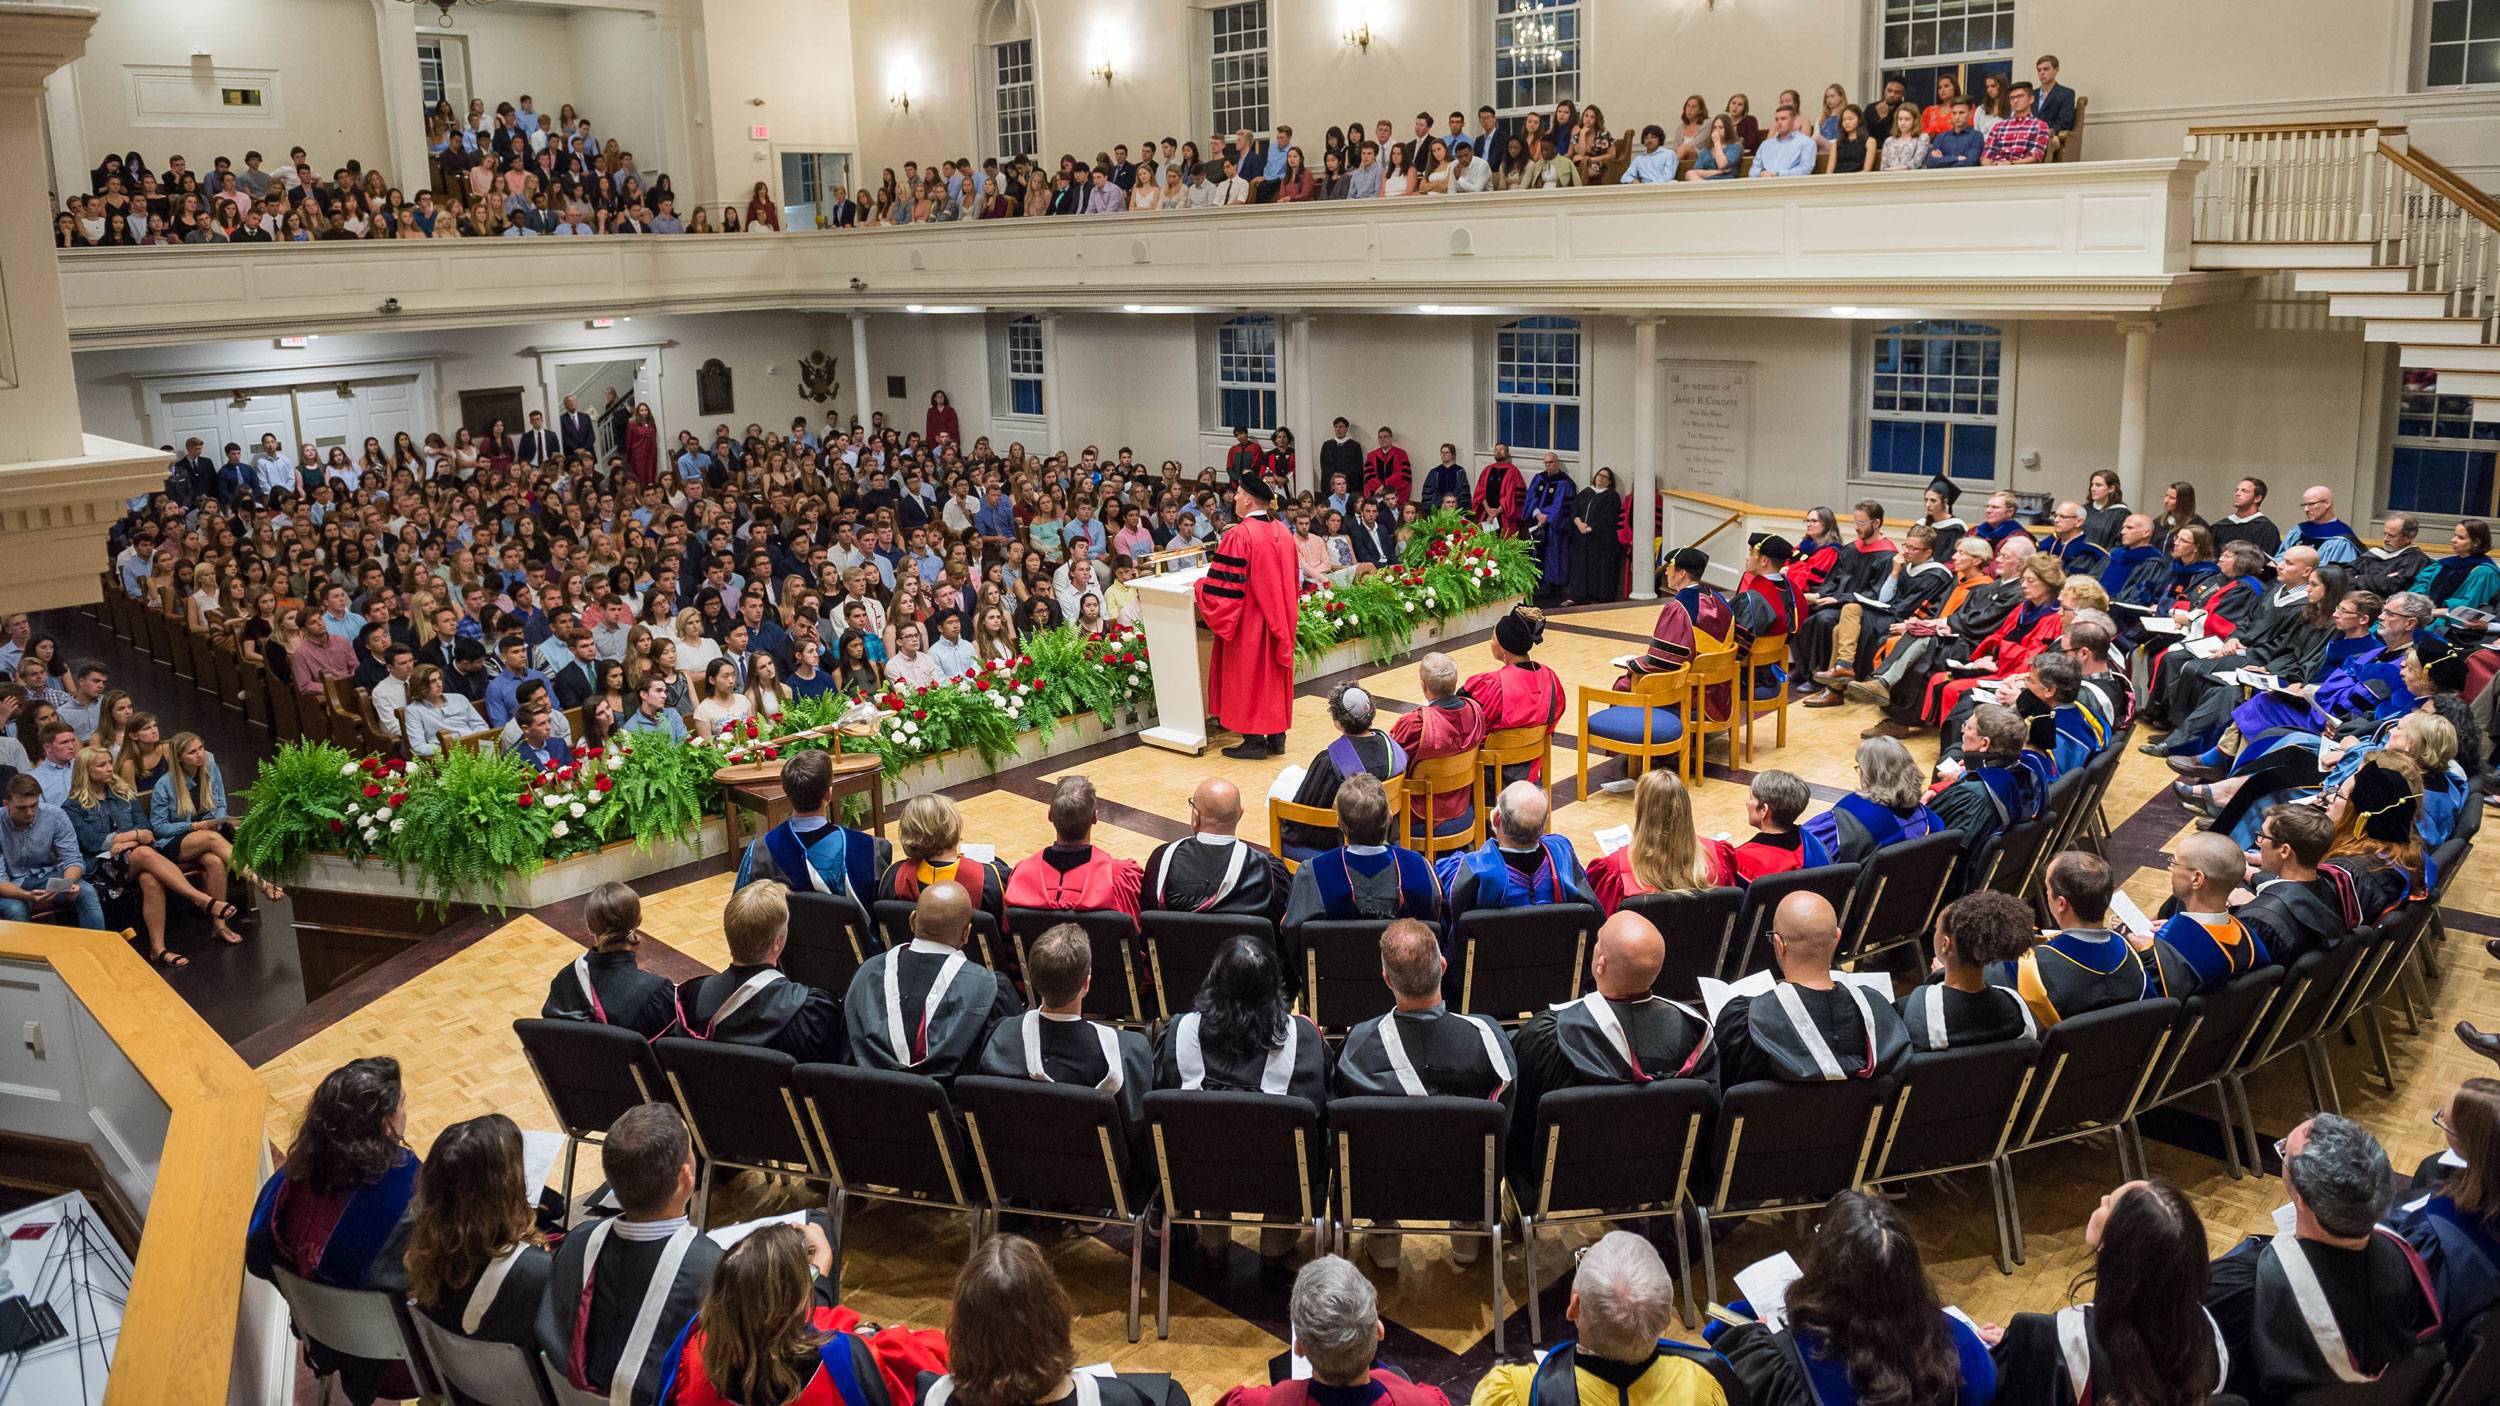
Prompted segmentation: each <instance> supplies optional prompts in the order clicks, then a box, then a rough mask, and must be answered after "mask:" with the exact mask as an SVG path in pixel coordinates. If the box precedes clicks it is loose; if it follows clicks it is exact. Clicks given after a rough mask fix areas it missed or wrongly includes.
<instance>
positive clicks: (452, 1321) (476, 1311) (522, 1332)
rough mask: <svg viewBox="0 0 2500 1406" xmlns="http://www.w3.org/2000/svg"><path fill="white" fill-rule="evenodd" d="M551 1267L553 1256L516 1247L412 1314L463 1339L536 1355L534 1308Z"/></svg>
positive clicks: (534, 1247) (544, 1289) (543, 1294)
mask: <svg viewBox="0 0 2500 1406" xmlns="http://www.w3.org/2000/svg"><path fill="white" fill-rule="evenodd" d="M554 1269H555V1255H554V1253H553V1252H551V1251H549V1250H546V1249H543V1248H541V1247H539V1246H537V1245H515V1246H513V1247H512V1249H511V1250H509V1251H507V1252H506V1253H505V1254H504V1255H502V1256H499V1257H498V1258H497V1259H496V1260H495V1261H493V1262H490V1263H489V1264H488V1265H487V1267H486V1269H485V1271H484V1272H483V1273H481V1274H479V1275H478V1276H477V1277H476V1278H474V1279H471V1280H470V1281H469V1282H468V1283H465V1284H460V1285H456V1286H453V1287H452V1288H451V1290H450V1291H449V1292H447V1293H446V1294H445V1295H444V1296H443V1299H442V1302H440V1303H434V1304H420V1305H418V1307H417V1311H418V1312H419V1313H422V1314H424V1315H425V1316H427V1317H428V1318H431V1319H433V1320H434V1321H435V1322H436V1323H437V1324H439V1325H441V1326H442V1327H444V1328H445V1329H448V1330H449V1331H451V1332H454V1333H458V1334H459V1335H460V1336H462V1337H465V1338H473V1339H475V1340H477V1341H479V1342H489V1343H510V1344H512V1345H513V1346H515V1347H518V1348H521V1349H524V1350H525V1351H532V1352H535V1351H536V1350H537V1346H538V1342H537V1333H538V1305H539V1302H540V1300H542V1299H544V1298H546V1296H547V1280H548V1277H549V1276H550V1275H551V1274H552V1273H553V1272H554Z"/></svg>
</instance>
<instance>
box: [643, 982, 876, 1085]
mask: <svg viewBox="0 0 2500 1406" xmlns="http://www.w3.org/2000/svg"><path fill="white" fill-rule="evenodd" d="M772 970H773V969H772V968H770V967H763V966H748V965H743V964H739V963H734V962H733V963H731V964H730V967H729V970H727V971H725V972H722V973H720V974H719V975H717V976H704V977H697V978H695V979H694V980H692V981H689V982H686V983H684V984H683V985H681V986H679V987H678V988H677V1009H678V1010H679V1011H680V1012H681V1013H682V1015H683V1019H684V1025H685V1032H686V1033H687V1034H688V1035H691V1036H693V1037H694V1038H696V1039H698V1040H721V1041H725V1042H727V1043H729V1044H733V1045H761V1046H763V1047H764V1048H766V1049H771V1050H779V1051H781V1052H782V1053H783V1054H786V1055H788V1056H790V1057H791V1058H792V1059H795V1060H798V1061H799V1062H800V1063H802V1064H806V1063H816V1062H823V1063H835V1064H838V1063H841V1062H842V1061H843V1059H844V1058H845V1056H844V1053H843V1050H844V1046H843V1039H842V1007H841V1002H840V1000H839V998H837V997H836V996H835V995H834V994H833V993H832V992H830V991H819V990H817V989H815V988H814V987H812V986H802V985H800V984H799V983H797V982H795V981H792V980H791V979H790V978H788V977H786V976H781V977H779V979H777V980H774V981H769V982H766V983H765V984H764V985H762V986H761V987H759V988H757V990H756V992H755V994H754V995H752V996H749V997H748V998H747V999H745V1000H744V1001H741V1002H739V1003H738V1006H737V1008H736V1009H735V1010H732V1011H730V1012H729V1014H727V1015H725V1016H724V1015H722V1014H721V1013H720V1012H721V1009H722V1007H724V1006H726V1005H727V1004H728V1003H729V998H730V996H731V995H732V994H733V993H735V992H736V991H737V990H738V988H739V987H741V986H744V985H745V984H746V983H747V981H748V980H750V979H751V978H753V977H754V976H755V974H756V973H758V972H764V971H772ZM776 975H777V976H778V973H776Z"/></svg>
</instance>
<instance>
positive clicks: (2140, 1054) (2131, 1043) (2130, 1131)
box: [2005, 996, 2179, 1264]
mask: <svg viewBox="0 0 2500 1406" xmlns="http://www.w3.org/2000/svg"><path fill="white" fill-rule="evenodd" d="M2178 1023H2179V1003H2178V1002H2177V1001H2174V1000H2172V999H2171V998H2169V997H2167V996H2163V997H2159V998H2157V999H2154V1000H2150V1001H2129V1002H2127V1003H2125V1004H2123V1005H2116V1006H2107V1007H2104V1008H2102V1009H2100V1010H2097V1011H2086V1012H2085V1013H2083V1014H2082V1015H2077V1016H2069V1017H2067V1018H2066V1019H2064V1020H2061V1021H2059V1022H2058V1023H2057V1024H2056V1026H2055V1027H2054V1028H2052V1029H2051V1030H2050V1031H2049V1034H2048V1038H2047V1039H2045V1040H2043V1041H2042V1042H2041V1046H2040V1071H2041V1072H2040V1075H2039V1077H2038V1078H2037V1079H2036V1080H2034V1081H2033V1083H2032V1089H2031V1097H2030V1099H2029V1101H2028V1102H2027V1104H2026V1105H2025V1107H2024V1110H2023V1127H2022V1132H2021V1134H2020V1135H2019V1136H2018V1137H2017V1138H2016V1140H2015V1143H2014V1145H2013V1146H2011V1147H2009V1148H2007V1149H2006V1150H2005V1155H2006V1158H2007V1165H2008V1173H2007V1180H2008V1182H2009V1184H2010V1183H2011V1182H2012V1173H2011V1166H2012V1158H2013V1156H2014V1154H2015V1153H2017V1152H2029V1151H2032V1150H2034V1149H2036V1148H2042V1147H2048V1146H2052V1145H2054V1144H2056V1143H2061V1142H2070V1141H2072V1140H2074V1139H2076V1138H2082V1137H2090V1136H2092V1135H2093V1134H2094V1133H2103V1132H2106V1133H2111V1134H2114V1135H2115V1136H2116V1138H2117V1141H2118V1174H2119V1175H2118V1179H2119V1180H2120V1181H2122V1182H2123V1181H2133V1180H2136V1179H2137V1178H2139V1177H2143V1176H2147V1175H2149V1173H2148V1172H2147V1171H2146V1170H2145V1161H2144V1139H2143V1134H2141V1133H2140V1132H2138V1131H2137V1130H2136V1126H2135V1115H2136V1112H2137V1110H2138V1109H2139V1108H2141V1107H2142V1106H2143V1099H2144V1090H2145V1089H2146V1088H2147V1087H2149V1086H2150V1085H2151V1083H2152V1078H2153V1073H2154V1071H2155V1070H2156V1069H2158V1068H2159V1067H2160V1064H2161V1055H2162V1051H2163V1050H2165V1049H2167V1048H2169V1045H2170V1037H2171V1035H2172V1033H2173V1032H2174V1031H2175V1030H2176V1029H2177V1028H2178ZM2009 1190H2010V1192H2011V1194H2010V1195H2009V1196H2008V1198H2007V1202H2008V1205H2007V1209H2008V1210H2010V1211H2011V1212H2012V1213H2013V1221H2014V1263H2016V1264H2021V1263H2022V1262H2023V1207H2022V1190H2021V1187H2020V1186H2019V1185H2009Z"/></svg>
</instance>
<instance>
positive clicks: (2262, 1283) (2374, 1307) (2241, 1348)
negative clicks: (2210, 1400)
mask: <svg viewBox="0 0 2500 1406" xmlns="http://www.w3.org/2000/svg"><path fill="white" fill-rule="evenodd" d="M2298 1247H2299V1253H2300V1254H2301V1255H2302V1257H2303V1258H2304V1259H2305V1260H2306V1261H2307V1262H2308V1265H2309V1267H2310V1270H2311V1272H2312V1273H2313V1274H2314V1275H2315V1276H2316V1278H2317V1282H2318V1287H2319V1289H2320V1290H2321V1291H2322V1292H2323V1295H2324V1297H2325V1300H2326V1304H2327V1307H2328V1309H2329V1311H2330V1312H2331V1314H2332V1316H2333V1319H2334V1322H2335V1326H2336V1328H2337V1329H2338V1330H2339V1331H2340V1333H2341V1334H2342V1337H2343V1340H2344V1347H2345V1350H2346V1351H2347V1352H2348V1353H2349V1354H2350V1355H2351V1357H2352V1359H2353V1361H2352V1363H2351V1364H2350V1365H2352V1366H2354V1367H2357V1368H2358V1369H2359V1370H2360V1371H2362V1372H2364V1373H2377V1372H2380V1371H2383V1370H2385V1369H2386V1367H2387V1366H2388V1364H2390V1363H2391V1362H2395V1361H2398V1360H2401V1359H2402V1358H2405V1357H2407V1356H2410V1355H2411V1354H2412V1353H2413V1351H2414V1350H2415V1348H2416V1347H2417V1346H2419V1345H2420V1344H2421V1343H2423V1342H2425V1341H2427V1340H2429V1339H2431V1338H2432V1337H2435V1336H2436V1335H2437V1334H2438V1332H2439V1327H2440V1316H2439V1309H2438V1308H2437V1306H2436V1305H2435V1303H2434V1302H2433V1300H2432V1299H2431V1297H2430V1295H2431V1292H2432V1288H2431V1285H2430V1283H2429V1280H2428V1276H2427V1275H2426V1274H2425V1273H2424V1271H2423V1269H2422V1267H2421V1265H2420V1263H2419V1261H2418V1260H2417V1259H2416V1258H2415V1257H2414V1254H2413V1250H2412V1247H2411V1246H2410V1245H2408V1244H2406V1243H2405V1241H2404V1239H2403V1238H2402V1237H2401V1236H2399V1235H2397V1234H2396V1233H2395V1232H2394V1231H2391V1230H2389V1229H2387V1228H2386V1227H2385V1226H2380V1227H2377V1228H2376V1229H2375V1231H2374V1233H2373V1234H2372V1235H2371V1236H2370V1243H2369V1244H2368V1245H2367V1246H2366V1247H2365V1248H2362V1249H2359V1250H2347V1249H2343V1248H2341V1247H2339V1246H2334V1245H2327V1244H2322V1243H2320V1242H2317V1241H2314V1240H2304V1241H2300V1242H2298ZM2282 1253H2283V1251H2282V1249H2281V1248H2280V1247H2278V1245H2277V1244H2276V1243H2275V1242H2274V1241H2272V1240H2270V1239H2267V1238H2264V1237H2258V1236H2251V1237H2249V1238H2248V1239H2246V1240H2243V1241H2241V1242H2240V1243H2239V1244H2238V1245H2237V1246H2236V1247H2234V1248H2233V1249H2232V1250H2231V1252H2230V1253H2229V1254H2226V1255H2224V1256H2223V1257H2222V1258H2220V1259H2218V1260H2215V1261H2214V1263H2213V1272H2212V1277H2211V1280H2210V1282H2209V1284H2208V1286H2207V1288H2206V1290H2205V1308H2206V1311H2207V1312H2209V1313H2211V1314H2212V1315H2213V1317H2214V1322H2215V1323H2217V1324H2219V1325H2220V1326H2221V1328H2222V1337H2223V1341H2224V1342H2226V1343H2228V1344H2230V1348H2231V1374H2230V1376H2229V1377H2228V1378H2227V1379H2226V1381H2225V1385H2226V1386H2227V1388H2228V1389H2229V1390H2230V1391H2231V1392H2232V1393H2234V1394H2235V1395H2239V1396H2242V1397H2246V1398H2247V1399H2249V1400H2252V1401H2280V1400H2283V1399H2284V1398H2285V1397H2288V1396H2290V1395H2292V1394H2294V1393H2296V1392H2299V1391H2301V1390H2304V1389H2306V1388H2309V1387H2314V1386H2323V1385H2326V1384H2327V1383H2329V1382H2332V1381H2334V1380H2335V1377H2334V1375H2333V1372H2332V1370H2331V1369H2330V1368H2329V1367H2328V1366H2327V1362H2326V1359H2325V1357H2324V1356H2323V1354H2322V1353H2321V1351H2320V1347H2319V1344H2318V1342H2317V1340H2316V1338H2315V1336H2314V1335H2313V1333H2312V1330H2311V1328H2310V1325H2309V1323H2308V1322H2307V1321H2306V1320H2305V1319H2304V1317H2303V1315H2302V1313H2301V1310H2300V1306H2299V1304H2298V1302H2297V1300H2296V1299H2295V1296H2294V1294H2293V1291H2292V1288H2291V1285H2290V1283H2289V1281H2287V1280H2286V1278H2285V1277H2284V1270H2283V1266H2282V1263H2281V1255H2282Z"/></svg>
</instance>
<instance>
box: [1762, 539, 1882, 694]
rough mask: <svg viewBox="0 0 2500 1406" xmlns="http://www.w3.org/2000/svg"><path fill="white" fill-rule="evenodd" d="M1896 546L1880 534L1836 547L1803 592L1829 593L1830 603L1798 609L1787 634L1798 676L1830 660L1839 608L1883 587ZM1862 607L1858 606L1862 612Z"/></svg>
mask: <svg viewBox="0 0 2500 1406" xmlns="http://www.w3.org/2000/svg"><path fill="white" fill-rule="evenodd" d="M1899 550H1900V549H1899V548H1897V547H1896V546H1894V545H1893V541H1892V539H1891V538H1889V537H1884V536H1878V537H1876V538H1875V540H1873V541H1871V542H1856V541H1852V542H1846V543H1843V544H1842V545H1841V546H1840V547H1839V548H1838V549H1837V550H1836V552H1835V554H1834V557H1833V561H1832V569H1831V571H1830V572H1829V573H1828V574H1827V575H1825V576H1824V578H1823V579H1822V580H1821V581H1820V582H1818V583H1816V584H1815V585H1814V586H1813V587H1812V588H1811V589H1810V590H1807V592H1806V593H1807V594H1811V595H1818V596H1830V597H1831V598H1832V604H1830V605H1821V606H1814V607H1812V608H1810V609H1807V610H1805V611H1804V612H1802V614H1801V618H1799V620H1798V621H1797V627H1796V629H1795V630H1794V631H1792V632H1791V633H1790V635H1789V637H1788V657H1789V662H1790V663H1791V664H1792V665H1794V666H1795V667H1796V669H1797V672H1798V673H1799V674H1800V675H1801V676H1803V675H1811V674H1813V673H1814V672H1815V671H1816V670H1818V669H1821V668H1823V667H1824V666H1825V665H1827V664H1829V663H1831V660H1832V632H1833V630H1834V629H1836V628H1837V627H1838V626H1839V624H1840V612H1841V610H1842V609H1843V608H1844V607H1846V606H1847V605H1848V604H1849V602H1850V601H1851V600H1852V599H1854V598H1855V597H1857V596H1859V595H1861V594H1864V595H1869V596H1872V595H1874V594H1876V593H1877V592H1879V591H1881V590H1882V589H1883V587H1884V582H1885V580H1886V579H1887V578H1889V577H1890V576H1891V575H1892V563H1893V559H1894V557H1895V556H1897V555H1898V554H1899ZM1796 574H1797V573H1796V571H1795V570H1794V569H1793V568H1792V569H1791V570H1790V572H1789V576H1790V578H1791V579H1792V580H1794V578H1795V577H1796ZM1800 589H1806V588H1804V587H1800ZM1864 610H1865V607H1863V606H1861V607H1860V612H1861V614H1862V615H1863V613H1864Z"/></svg>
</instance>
